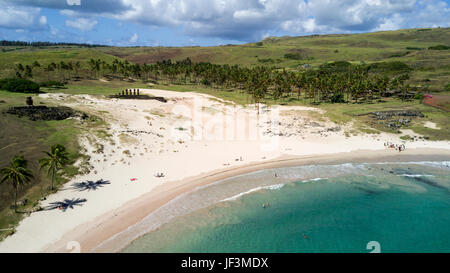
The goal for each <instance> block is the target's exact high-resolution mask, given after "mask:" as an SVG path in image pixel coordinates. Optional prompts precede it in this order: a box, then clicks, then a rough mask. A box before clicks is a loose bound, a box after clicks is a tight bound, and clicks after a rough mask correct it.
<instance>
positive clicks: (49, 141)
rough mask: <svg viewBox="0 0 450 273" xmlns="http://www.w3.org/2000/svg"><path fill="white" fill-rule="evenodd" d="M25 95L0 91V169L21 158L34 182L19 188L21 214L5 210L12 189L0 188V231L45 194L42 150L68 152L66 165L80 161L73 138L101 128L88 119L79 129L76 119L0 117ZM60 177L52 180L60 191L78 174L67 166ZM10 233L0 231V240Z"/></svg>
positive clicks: (96, 121) (36, 100) (47, 182)
mask: <svg viewBox="0 0 450 273" xmlns="http://www.w3.org/2000/svg"><path fill="white" fill-rule="evenodd" d="M27 96H29V94H28V95H27V94H20V93H11V92H7V91H2V90H0V100H2V101H5V102H4V103H0V115H1V118H0V128H2V129H1V130H0V152H1V153H2V156H1V157H0V166H1V167H3V166H6V165H8V164H9V161H10V159H11V158H12V157H13V156H15V155H24V156H25V158H26V159H27V160H28V161H29V168H30V169H31V170H32V171H33V174H34V179H32V181H31V182H30V183H28V184H27V185H25V186H24V187H19V198H18V199H19V200H23V199H28V205H27V206H23V207H22V206H21V207H19V211H21V213H17V214H16V213H14V211H13V210H11V209H10V208H9V207H10V205H11V204H12V201H13V195H12V189H11V186H10V185H8V184H1V185H0V229H5V228H11V227H14V226H15V225H17V224H18V222H19V221H20V220H21V219H22V217H23V216H24V215H26V214H27V213H24V212H27V211H30V210H31V209H32V208H33V207H34V206H35V205H36V204H37V202H38V200H39V199H40V198H42V197H43V196H45V195H47V194H48V193H49V187H50V180H49V179H48V177H47V176H46V173H45V171H41V170H40V168H39V165H38V162H37V161H38V159H40V158H42V157H43V156H44V154H43V153H42V151H43V150H49V149H50V147H51V146H52V145H54V144H57V143H59V144H62V145H64V146H66V148H67V149H68V151H69V159H70V162H71V163H73V162H75V160H77V159H78V158H80V157H81V156H82V155H81V154H80V153H79V151H80V150H81V147H80V146H79V143H78V139H77V136H78V135H79V134H80V133H81V132H84V131H85V130H86V129H89V128H99V127H101V126H103V124H104V123H103V121H102V120H100V119H98V118H96V117H91V118H90V119H89V120H88V122H87V123H85V124H84V125H83V126H81V125H80V124H79V122H78V121H76V120H71V119H68V120H61V121H31V120H29V119H28V118H25V117H23V118H19V117H16V116H13V115H9V114H4V111H5V110H6V109H8V108H9V107H12V106H23V105H25V98H26V97H27ZM33 100H34V103H35V105H40V102H41V101H42V100H41V99H40V98H38V97H36V96H35V97H34V98H33ZM63 172H64V177H62V176H58V177H57V178H56V181H55V186H56V188H60V187H61V186H62V185H63V184H64V183H65V182H67V181H68V179H69V178H70V177H73V176H74V175H76V174H78V173H79V169H78V168H76V167H74V166H72V165H71V164H69V165H68V166H66V167H65V169H64V170H63ZM8 234H10V231H4V232H0V240H1V239H2V238H4V236H6V235H8Z"/></svg>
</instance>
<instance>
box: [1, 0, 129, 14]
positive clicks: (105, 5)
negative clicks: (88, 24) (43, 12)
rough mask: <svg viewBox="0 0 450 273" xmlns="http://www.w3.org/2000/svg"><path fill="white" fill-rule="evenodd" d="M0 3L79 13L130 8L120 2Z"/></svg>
mask: <svg viewBox="0 0 450 273" xmlns="http://www.w3.org/2000/svg"><path fill="white" fill-rule="evenodd" d="M0 2H5V3H10V4H14V5H16V6H27V7H39V8H49V9H57V10H61V9H72V10H75V11H77V12H80V13H97V14H106V13H117V14H118V13H121V12H123V11H125V10H127V9H130V8H131V7H130V6H127V5H126V4H125V3H124V1H122V0H1V1H0Z"/></svg>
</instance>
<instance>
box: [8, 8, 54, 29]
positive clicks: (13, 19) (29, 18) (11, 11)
mask: <svg viewBox="0 0 450 273" xmlns="http://www.w3.org/2000/svg"><path fill="white" fill-rule="evenodd" d="M0 4H1V3H0ZM40 13H41V9H39V8H32V7H20V8H18V7H15V6H11V5H8V6H5V5H3V6H1V7H0V28H7V29H28V30H42V29H45V28H47V18H46V17H45V16H41V14H40Z"/></svg>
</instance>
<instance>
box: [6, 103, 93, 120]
mask: <svg viewBox="0 0 450 273" xmlns="http://www.w3.org/2000/svg"><path fill="white" fill-rule="evenodd" d="M6 113H8V114H11V115H16V116H19V117H23V116H25V117H28V118H29V119H30V120H33V121H35V120H64V119H67V118H70V117H75V116H81V118H83V117H84V119H86V118H87V115H86V114H84V113H78V112H76V111H75V110H73V109H72V108H69V107H65V106H60V107H47V106H23V107H12V108H10V109H8V110H7V111H6Z"/></svg>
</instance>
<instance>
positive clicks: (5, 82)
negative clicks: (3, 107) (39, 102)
mask: <svg viewBox="0 0 450 273" xmlns="http://www.w3.org/2000/svg"><path fill="white" fill-rule="evenodd" d="M0 89H4V90H8V91H10V92H19V93H39V85H38V84H37V83H35V82H33V81H30V80H26V79H20V78H18V79H1V80H0Z"/></svg>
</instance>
